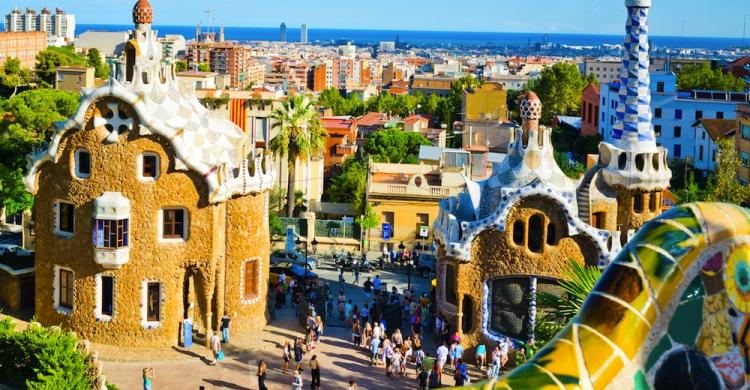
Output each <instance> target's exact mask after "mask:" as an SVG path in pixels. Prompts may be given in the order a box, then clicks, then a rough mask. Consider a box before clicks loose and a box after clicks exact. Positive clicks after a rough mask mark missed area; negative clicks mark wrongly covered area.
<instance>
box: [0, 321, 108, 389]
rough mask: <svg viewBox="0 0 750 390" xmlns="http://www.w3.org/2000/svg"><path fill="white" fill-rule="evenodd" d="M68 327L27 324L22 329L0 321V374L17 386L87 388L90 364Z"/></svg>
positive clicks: (4, 380) (91, 382)
mask: <svg viewBox="0 0 750 390" xmlns="http://www.w3.org/2000/svg"><path fill="white" fill-rule="evenodd" d="M77 343H78V340H77V339H76V338H75V337H74V336H73V335H71V334H70V332H68V331H61V330H57V331H56V330H52V329H50V328H44V327H41V326H30V327H27V328H26V329H25V330H24V331H22V332H17V331H16V330H15V324H14V323H13V322H12V321H11V320H10V319H8V318H6V319H4V320H2V321H0V351H2V353H0V378H2V382H3V384H4V385H8V386H10V387H12V388H17V389H34V390H43V389H44V390H48V389H90V388H92V385H93V380H94V378H93V376H92V375H91V372H93V367H91V366H90V365H89V360H88V357H87V356H86V355H85V354H84V353H82V352H81V351H79V350H78V349H77V348H76V344H77Z"/></svg>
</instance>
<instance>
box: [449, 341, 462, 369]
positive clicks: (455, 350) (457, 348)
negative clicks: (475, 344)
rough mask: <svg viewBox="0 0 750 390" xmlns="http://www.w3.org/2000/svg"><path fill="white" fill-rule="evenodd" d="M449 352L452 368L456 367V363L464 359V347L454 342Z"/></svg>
mask: <svg viewBox="0 0 750 390" xmlns="http://www.w3.org/2000/svg"><path fill="white" fill-rule="evenodd" d="M450 352H451V365H453V367H456V362H457V361H460V360H462V359H463V357H464V347H463V345H461V344H459V343H455V342H454V343H453V345H451V349H450Z"/></svg>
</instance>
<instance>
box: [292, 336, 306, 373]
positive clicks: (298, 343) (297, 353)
mask: <svg viewBox="0 0 750 390" xmlns="http://www.w3.org/2000/svg"><path fill="white" fill-rule="evenodd" d="M304 353H305V351H304V350H303V349H302V339H300V338H297V339H296V340H295V341H294V362H295V364H296V365H295V366H294V371H295V372H299V369H300V367H301V366H302V355H304Z"/></svg>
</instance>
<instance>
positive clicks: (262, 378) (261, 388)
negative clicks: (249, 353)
mask: <svg viewBox="0 0 750 390" xmlns="http://www.w3.org/2000/svg"><path fill="white" fill-rule="evenodd" d="M267 370H268V366H267V365H266V361H265V360H261V361H259V362H258V390H268V387H266V375H267V374H266V371H267Z"/></svg>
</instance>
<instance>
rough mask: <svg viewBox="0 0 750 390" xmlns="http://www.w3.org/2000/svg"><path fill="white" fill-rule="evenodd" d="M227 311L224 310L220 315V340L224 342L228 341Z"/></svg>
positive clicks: (228, 319)
mask: <svg viewBox="0 0 750 390" xmlns="http://www.w3.org/2000/svg"><path fill="white" fill-rule="evenodd" d="M229 321H231V320H230V318H229V313H227V311H226V310H225V311H224V316H223V317H221V342H222V343H224V344H226V343H228V342H229Z"/></svg>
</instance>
